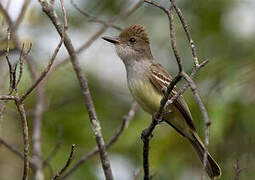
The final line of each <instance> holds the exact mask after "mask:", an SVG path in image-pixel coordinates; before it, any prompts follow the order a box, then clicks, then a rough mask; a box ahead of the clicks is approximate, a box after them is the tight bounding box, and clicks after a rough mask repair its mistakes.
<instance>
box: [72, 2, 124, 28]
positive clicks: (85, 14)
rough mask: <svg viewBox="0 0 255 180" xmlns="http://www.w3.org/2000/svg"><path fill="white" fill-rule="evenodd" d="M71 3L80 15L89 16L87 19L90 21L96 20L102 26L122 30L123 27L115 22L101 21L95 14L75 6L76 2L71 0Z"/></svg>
mask: <svg viewBox="0 0 255 180" xmlns="http://www.w3.org/2000/svg"><path fill="white" fill-rule="evenodd" d="M71 4H72V5H73V7H74V8H75V9H76V10H77V11H79V12H80V13H81V14H82V15H84V16H85V17H87V18H89V21H91V22H97V23H100V24H102V25H104V26H107V27H112V28H114V29H116V30H119V31H122V30H123V28H121V27H119V26H117V25H115V24H113V23H109V22H106V21H103V20H101V19H99V18H97V17H96V16H92V15H90V14H89V13H87V12H86V11H84V10H81V9H80V8H79V7H78V6H77V4H75V3H74V2H73V0H71Z"/></svg>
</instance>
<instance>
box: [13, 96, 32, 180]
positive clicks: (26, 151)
mask: <svg viewBox="0 0 255 180" xmlns="http://www.w3.org/2000/svg"><path fill="white" fill-rule="evenodd" d="M17 98H18V97H17ZM15 103H16V106H17V109H18V112H19V114H20V118H21V121H22V127H23V137H24V170H23V180H27V179H28V174H29V137H28V126H27V118H26V113H25V109H24V104H23V103H22V102H20V101H17V100H16V101H15Z"/></svg>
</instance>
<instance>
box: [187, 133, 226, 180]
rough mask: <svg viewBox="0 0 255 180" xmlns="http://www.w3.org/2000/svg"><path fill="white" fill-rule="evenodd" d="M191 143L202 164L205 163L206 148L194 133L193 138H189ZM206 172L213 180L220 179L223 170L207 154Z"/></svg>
mask: <svg viewBox="0 0 255 180" xmlns="http://www.w3.org/2000/svg"><path fill="white" fill-rule="evenodd" d="M189 141H190V143H191V144H192V146H193V148H194V149H195V150H196V152H197V154H198V156H199V158H200V160H201V162H202V163H203V159H204V152H205V146H204V144H203V142H202V141H201V139H200V138H199V136H198V135H197V134H196V133H195V132H194V133H193V137H192V138H189ZM205 169H206V172H207V174H208V176H209V177H210V178H211V179H215V178H218V177H220V175H221V169H220V167H219V165H218V164H217V163H216V161H215V160H214V159H213V158H212V156H211V155H210V154H209V153H207V162H206V168H205Z"/></svg>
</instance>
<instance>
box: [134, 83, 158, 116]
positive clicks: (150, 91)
mask: <svg viewBox="0 0 255 180" xmlns="http://www.w3.org/2000/svg"><path fill="white" fill-rule="evenodd" d="M129 89H130V91H131V94H132V95H133V97H134V98H135V100H136V101H137V102H138V104H139V105H140V106H141V107H142V108H143V110H144V111H146V112H148V113H150V114H153V113H155V112H156V111H157V110H158V109H159V106H160V100H161V99H162V95H161V94H160V93H159V92H158V91H157V90H156V89H155V87H154V86H153V85H152V84H151V82H150V81H149V80H143V81H142V80H130V82H129Z"/></svg>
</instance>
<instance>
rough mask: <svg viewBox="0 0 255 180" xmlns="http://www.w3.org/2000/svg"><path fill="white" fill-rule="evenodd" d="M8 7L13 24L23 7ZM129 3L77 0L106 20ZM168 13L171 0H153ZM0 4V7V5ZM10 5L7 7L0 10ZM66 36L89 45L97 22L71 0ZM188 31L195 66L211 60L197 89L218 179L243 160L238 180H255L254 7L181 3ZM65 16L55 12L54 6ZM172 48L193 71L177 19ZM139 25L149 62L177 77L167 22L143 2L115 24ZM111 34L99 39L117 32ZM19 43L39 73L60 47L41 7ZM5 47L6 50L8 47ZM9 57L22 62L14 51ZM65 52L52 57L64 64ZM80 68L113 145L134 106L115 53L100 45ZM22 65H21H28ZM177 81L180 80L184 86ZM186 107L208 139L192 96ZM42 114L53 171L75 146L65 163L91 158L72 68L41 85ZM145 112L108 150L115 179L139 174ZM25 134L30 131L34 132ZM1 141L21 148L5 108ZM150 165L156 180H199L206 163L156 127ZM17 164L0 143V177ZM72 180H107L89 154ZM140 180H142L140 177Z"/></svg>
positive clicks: (12, 113) (16, 173)
mask: <svg viewBox="0 0 255 180" xmlns="http://www.w3.org/2000/svg"><path fill="white" fill-rule="evenodd" d="M18 2H19V1H17V2H16V1H15V2H14V1H13V2H11V5H10V8H9V13H10V14H11V15H12V18H13V19H15V17H16V14H17V9H18V8H20V6H21V4H22V1H20V2H19V3H18ZM136 2H137V1H134V0H128V1H127V0H102V1H100V0H95V1H89V0H86V1H82V0H76V1H75V3H77V4H78V5H79V7H80V8H81V9H84V10H86V11H87V12H89V13H90V14H92V15H95V16H98V17H99V18H101V19H104V20H107V19H110V18H111V17H114V16H117V15H118V14H119V13H121V12H123V11H125V10H127V9H128V8H130V7H132V6H133V5H134V4H135V3H136ZM158 2H160V3H161V4H163V5H165V6H166V7H167V6H168V5H169V3H168V1H165V0H164V1H163V0H160V1H158ZM1 3H2V2H1ZM4 3H6V1H3V4H4ZM65 4H66V8H67V13H68V19H69V29H68V34H69V35H70V37H71V38H72V41H73V44H74V46H75V47H76V48H78V47H79V46H80V45H81V44H83V43H84V42H86V41H87V40H88V39H89V38H90V37H91V36H92V35H93V34H94V33H95V32H96V31H98V30H99V29H100V28H101V25H100V24H97V23H94V22H88V19H87V18H86V17H84V16H83V15H81V14H80V13H78V12H77V11H76V10H75V9H74V8H73V7H72V6H71V4H70V2H69V1H68V0H66V1H65ZM177 4H178V6H179V7H180V8H181V10H182V11H183V14H184V16H185V18H186V21H187V23H188V25H189V28H190V30H191V34H192V37H193V40H194V41H195V44H196V49H197V52H198V56H199V59H200V61H202V60H205V59H209V60H210V63H209V64H208V65H207V66H206V67H204V68H203V69H201V71H200V72H199V73H198V75H197V76H196V82H197V86H198V88H199V92H200V94H201V96H202V98H203V100H204V102H205V104H206V107H207V110H208V113H209V116H210V118H211V120H212V126H211V136H210V146H209V151H210V152H211V154H212V155H213V156H214V157H215V159H216V160H217V161H218V163H219V165H220V166H221V168H222V172H223V173H222V177H221V178H220V179H222V180H228V179H234V175H235V173H234V165H235V163H236V160H237V159H239V160H240V166H241V167H243V168H245V169H244V170H243V171H242V172H241V175H240V179H242V180H248V179H254V177H255V157H254V156H255V131H254V128H255V119H254V117H255V110H254V106H255V96H254V91H255V49H254V47H255V11H254V8H255V1H253V0H243V1H240V0H208V1H204V0H196V1H195V0H192V1H188V0H178V1H177ZM56 8H57V10H58V13H59V16H61V8H60V4H59V2H58V1H56ZM0 21H1V24H2V25H1V28H0V31H1V32H0V38H1V39H2V38H4V37H5V35H6V27H5V26H4V25H3V17H2V16H0ZM175 22H176V23H175V24H176V38H177V46H178V49H179V51H180V54H181V56H182V59H183V61H184V66H185V70H186V71H187V72H191V70H192V66H193V60H192V56H191V51H190V47H189V45H188V41H187V39H186V37H185V34H184V32H183V29H182V26H181V24H180V23H179V21H178V19H177V17H176V16H175ZM135 23H139V24H143V25H144V26H145V27H146V29H147V31H148V34H149V36H150V41H151V48H152V53H153V55H154V57H155V58H156V59H157V60H158V62H160V63H161V64H162V65H164V66H165V67H166V68H167V69H168V71H169V72H171V73H172V74H173V75H174V74H176V72H177V70H178V68H177V65H176V62H175V59H174V56H173V53H172V51H171V48H170V40H169V25H168V19H167V17H166V15H165V14H164V13H163V12H162V11H160V10H159V9H157V8H155V7H153V6H151V5H148V4H143V5H142V6H141V7H140V8H139V9H137V10H136V11H135V12H134V13H133V14H132V15H131V16H130V17H128V18H127V19H125V20H123V21H120V22H117V23H116V24H118V25H120V26H121V27H123V28H124V27H127V26H129V25H132V24H135ZM118 33H119V32H118V31H117V30H114V29H112V28H109V29H108V30H107V31H106V32H105V33H104V35H118ZM18 35H19V37H20V39H21V40H22V41H23V42H25V43H26V44H28V43H29V42H32V43H33V47H32V51H31V55H32V56H33V57H35V59H36V61H37V63H38V64H39V65H40V67H41V69H43V67H45V65H47V62H48V61H49V58H50V55H51V54H52V52H53V50H54V48H55V47H56V45H57V43H58V40H59V36H58V35H57V33H56V31H55V29H54V28H53V25H52V24H51V22H50V21H49V19H48V18H47V17H46V16H45V15H44V14H43V13H42V11H41V7H40V5H39V3H38V2H37V1H33V2H32V3H31V4H30V6H29V9H28V11H27V13H26V16H25V19H24V21H23V23H22V25H21V27H20V28H19V31H18ZM2 45H3V44H1V48H2V49H3V47H4V45H3V46H2ZM10 56H11V60H12V61H13V62H14V61H16V60H17V58H18V55H17V54H15V53H12V54H11V55H10ZM66 56H67V53H66V51H65V48H63V47H62V48H61V52H60V54H59V55H58V57H57V60H60V59H62V58H63V57H66ZM79 61H80V62H81V63H82V65H83V67H84V72H85V74H86V75H87V77H88V80H89V86H90V90H91V94H92V97H93V100H94V103H95V107H96V111H97V114H98V118H99V120H100V122H101V126H102V132H103V135H104V138H105V140H106V141H107V140H109V139H110V137H111V136H112V135H113V133H114V132H115V131H116V130H117V129H118V128H119V127H120V125H121V123H122V117H123V115H125V114H126V113H127V112H128V110H129V107H130V103H131V101H132V97H131V95H130V94H129V92H128V89H127V85H126V74H125V69H124V65H123V64H122V62H121V61H120V60H119V58H118V57H117V55H116V54H115V52H114V48H113V46H111V45H109V44H108V43H106V42H104V41H103V40H101V38H99V39H97V40H96V41H95V42H94V43H93V44H92V46H90V47H89V48H88V49H87V50H86V51H84V52H83V53H81V54H80V55H79ZM25 67H26V66H25ZM7 70H8V68H7V64H6V62H5V59H4V58H1V60H0V88H1V89H0V94H6V93H7V92H8V79H7V77H8V76H7V75H6V74H7ZM23 74H24V76H23V78H22V82H21V85H20V91H21V92H24V91H25V90H26V89H27V88H28V87H29V86H30V85H31V82H32V81H31V79H30V76H29V72H28V71H27V69H25V72H24V73H23ZM182 83H183V82H181V83H180V86H181V84H182ZM184 96H185V98H186V100H187V103H188V104H189V107H190V109H191V112H192V115H193V119H194V123H195V125H196V127H197V130H198V132H199V135H200V136H201V137H202V138H204V121H203V119H202V116H201V113H200V110H199V107H198V105H197V104H196V102H195V100H194V98H193V96H192V93H191V92H190V91H186V92H185V94H184ZM35 98H36V93H35V92H34V93H33V94H32V95H30V96H29V98H28V99H26V101H25V108H26V110H27V115H28V120H29V129H30V132H31V128H32V124H31V121H32V119H33V114H32V113H31V112H33V108H34V105H35ZM45 101H46V107H45V111H44V113H43V125H42V151H43V158H46V157H47V156H48V155H49V154H50V152H51V151H52V150H53V149H54V147H55V145H56V142H57V141H58V137H59V136H58V134H59V133H58V129H61V132H62V133H61V134H62V136H61V137H62V145H61V146H60V148H59V151H58V152H57V154H56V155H55V156H54V158H53V159H52V160H51V161H50V164H51V165H52V167H53V171H54V174H55V173H56V172H57V171H58V170H60V169H61V168H62V167H63V165H64V163H65V161H66V159H67V157H68V155H69V152H70V147H71V144H72V143H75V144H76V145H77V148H76V152H75V157H74V160H73V162H72V164H71V165H73V164H75V162H77V161H78V160H79V158H80V157H81V156H82V155H84V154H86V153H87V152H89V151H90V150H91V149H92V148H93V147H94V146H95V145H96V144H95V140H94V138H93V133H92V130H91V128H90V123H89V119H88V114H87V111H86V109H85V106H84V102H83V100H82V95H81V91H80V89H79V84H78V82H77V79H76V76H75V74H74V71H73V70H72V67H71V65H70V63H68V64H66V65H65V66H62V67H61V68H60V69H58V70H57V71H56V72H54V73H52V74H51V75H50V76H49V77H48V83H47V86H46V99H45ZM150 121H151V117H150V115H148V114H146V113H144V112H143V111H142V110H141V109H140V108H138V111H137V114H136V115H135V118H134V119H133V121H132V122H131V124H130V125H129V127H128V128H127V129H126V130H125V131H124V133H123V134H122V135H121V137H120V139H119V140H118V141H117V143H115V144H114V145H113V146H112V147H110V149H109V151H108V153H109V156H110V160H111V165H112V167H113V173H114V176H115V179H123V180H126V179H132V176H133V174H134V172H135V171H136V170H137V169H138V168H141V167H142V141H141V139H140V134H141V132H142V130H143V129H144V128H145V127H147V126H148V125H149V123H150ZM30 134H31V133H30ZM1 136H2V137H3V138H4V139H6V140H7V141H8V142H9V143H10V144H12V145H14V146H16V147H17V148H18V149H20V151H22V148H23V140H22V131H21V124H20V120H19V117H18V114H17V112H16V109H15V106H14V105H13V104H12V103H8V106H7V111H6V113H5V115H4V119H3V121H2V122H1ZM150 147H151V149H150V162H151V170H152V173H153V174H154V178H153V179H155V180H156V179H160V180H161V179H162V180H163V179H166V180H167V179H174V180H175V179H177V180H179V179H180V180H186V179H189V180H191V179H194V180H195V179H200V177H201V172H202V166H201V164H200V162H199V160H198V157H197V156H196V155H195V153H194V151H193V150H192V147H191V146H190V145H189V144H188V143H187V141H186V140H184V139H183V138H182V137H180V136H179V135H178V134H177V133H176V132H175V131H174V130H173V129H172V128H170V127H168V126H167V125H165V124H162V125H160V126H158V127H157V128H156V130H155V132H154V137H153V139H152V140H151V146H150ZM22 166H23V162H22V160H21V159H19V158H17V157H16V156H15V155H13V154H12V153H11V152H9V151H8V150H7V149H6V148H5V147H4V146H2V145H1V146H0V179H4V180H9V179H10V180H12V179H20V177H21V175H22ZM44 172H45V178H46V179H49V178H50V170H49V169H48V168H45V171H44ZM68 179H72V180H75V179H89V180H90V179H91V180H93V179H104V178H103V173H102V169H101V166H100V164H99V159H98V156H94V157H93V158H91V159H90V160H89V161H88V162H86V163H85V164H84V165H82V166H81V167H80V168H79V169H77V171H75V172H74V173H73V174H72V175H71V176H70V177H69V178H68ZM138 179H142V173H140V176H139V178H138Z"/></svg>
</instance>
